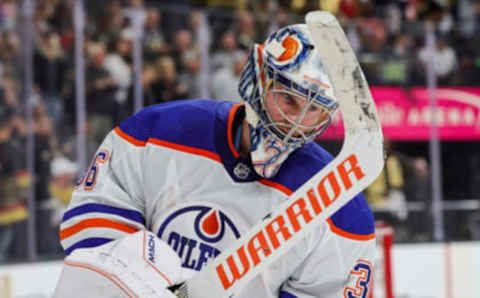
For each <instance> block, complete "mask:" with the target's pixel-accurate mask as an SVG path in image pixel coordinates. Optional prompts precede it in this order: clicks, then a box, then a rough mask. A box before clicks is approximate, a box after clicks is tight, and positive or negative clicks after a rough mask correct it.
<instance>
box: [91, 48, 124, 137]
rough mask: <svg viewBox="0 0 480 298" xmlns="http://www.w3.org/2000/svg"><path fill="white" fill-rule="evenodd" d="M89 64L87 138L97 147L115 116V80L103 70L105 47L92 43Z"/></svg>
mask: <svg viewBox="0 0 480 298" xmlns="http://www.w3.org/2000/svg"><path fill="white" fill-rule="evenodd" d="M88 54H89V58H90V59H89V64H88V66H87V70H86V104H87V113H88V120H87V125H88V131H89V133H88V134H87V136H88V137H89V138H90V141H91V142H92V143H93V144H96V145H97V146H99V145H100V143H101V142H102V140H103V138H104V137H105V136H106V135H107V133H108V132H109V131H110V130H111V129H112V128H113V124H114V121H115V120H116V119H115V118H114V115H117V101H116V97H115V96H116V94H117V93H116V92H117V90H118V86H117V85H116V82H115V79H114V78H113V77H112V76H111V74H110V73H109V71H108V70H107V69H106V68H105V54H106V53H105V45H104V44H103V43H92V44H90V45H89V47H88Z"/></svg>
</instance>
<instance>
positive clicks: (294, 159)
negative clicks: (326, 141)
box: [272, 142, 375, 240]
mask: <svg viewBox="0 0 480 298" xmlns="http://www.w3.org/2000/svg"><path fill="white" fill-rule="evenodd" d="M331 160H333V156H332V155H331V154H330V153H328V152H327V151H326V150H325V149H323V148H322V147H321V146H320V145H318V144H316V143H314V142H311V143H308V144H306V145H305V146H303V147H302V148H301V149H299V150H297V151H295V153H293V154H292V155H291V156H290V157H289V158H288V159H287V161H286V162H285V163H284V164H283V165H282V168H281V169H280V171H279V173H278V174H277V176H276V177H275V178H274V179H272V180H273V181H274V182H276V183H279V184H281V185H283V186H285V187H286V188H287V189H289V190H291V192H294V191H295V190H297V189H298V188H299V187H300V186H302V185H303V184H304V183H305V182H306V181H307V180H308V179H310V178H311V177H312V176H313V175H315V174H316V173H317V172H318V171H320V170H321V169H323V168H324V167H325V166H326V165H327V164H328V163H329V162H330V161H331ZM328 223H329V224H330V228H331V230H332V231H333V232H335V233H336V234H338V235H340V236H343V237H346V238H350V239H355V240H370V239H373V238H374V237H375V222H374V217H373V213H372V211H371V209H370V207H369V206H368V203H367V200H366V199H365V197H364V196H363V194H361V193H360V194H358V195H357V196H356V197H355V198H354V199H352V200H351V201H350V202H349V203H347V204H346V205H345V206H343V207H342V208H341V209H340V210H339V211H337V212H336V213H335V214H334V215H333V216H332V217H331V218H330V219H329V220H328Z"/></svg>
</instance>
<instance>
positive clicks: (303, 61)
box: [239, 24, 338, 178]
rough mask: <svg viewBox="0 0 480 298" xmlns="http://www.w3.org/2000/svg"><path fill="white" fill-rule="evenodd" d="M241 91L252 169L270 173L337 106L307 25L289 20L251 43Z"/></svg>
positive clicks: (316, 133) (324, 125) (328, 119)
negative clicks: (263, 37) (261, 38)
mask: <svg viewBox="0 0 480 298" xmlns="http://www.w3.org/2000/svg"><path fill="white" fill-rule="evenodd" d="M239 93H240V95H241V97H242V98H243V100H245V101H246V118H247V121H248V123H249V124H250V128H251V129H250V136H251V138H250V139H251V153H250V155H251V157H252V163H253V166H254V168H255V170H256V172H257V173H258V174H259V175H260V176H262V177H265V178H270V177H272V176H274V175H275V174H276V173H277V172H278V170H279V168H280V166H281V164H282V163H283V161H285V159H286V158H287V157H288V155H289V154H290V153H292V152H293V151H294V150H296V149H298V148H300V147H301V146H302V145H303V144H305V143H306V142H309V141H312V140H314V139H315V138H316V137H317V136H319V135H320V134H321V133H322V132H323V131H324V130H325V129H326V128H327V127H328V125H329V124H330V123H331V121H332V117H333V114H334V112H335V111H336V110H337V108H338V102H337V101H336V100H335V97H334V91H333V87H332V85H331V83H330V79H329V78H328V75H327V73H326V71H325V69H324V67H323V64H322V62H321V61H320V58H319V56H318V55H317V53H316V50H315V46H314V45H313V42H311V38H310V33H309V31H308V28H307V25H305V24H297V25H292V26H288V27H285V28H282V29H280V30H278V31H277V32H274V33H272V34H271V35H270V36H269V37H268V38H267V40H266V41H265V43H264V44H262V45H258V44H255V45H254V48H253V50H252V51H251V53H250V55H249V58H248V60H247V63H246V65H245V67H244V69H243V72H242V75H241V78H240V84H239Z"/></svg>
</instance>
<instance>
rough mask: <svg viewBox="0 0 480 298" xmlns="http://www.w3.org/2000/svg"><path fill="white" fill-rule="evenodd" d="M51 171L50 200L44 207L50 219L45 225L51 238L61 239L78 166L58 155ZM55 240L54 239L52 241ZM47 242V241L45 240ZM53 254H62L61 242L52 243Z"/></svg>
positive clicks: (46, 220) (47, 219)
mask: <svg viewBox="0 0 480 298" xmlns="http://www.w3.org/2000/svg"><path fill="white" fill-rule="evenodd" d="M50 171H51V173H52V178H51V179H50V182H49V184H48V189H49V191H50V195H51V196H50V198H49V200H48V202H47V203H46V204H45V205H44V206H45V208H48V210H49V213H50V217H49V218H45V222H44V223H43V224H44V225H47V226H49V228H50V229H51V231H52V232H51V233H50V237H51V238H52V237H55V238H56V239H58V238H59V235H58V232H59V231H60V223H61V221H62V217H63V213H64V212H65V210H66V209H67V206H68V203H69V202H70V198H71V196H72V191H73V188H74V184H75V177H76V173H77V165H76V164H75V163H74V162H73V161H71V160H69V159H68V158H67V157H65V156H63V155H57V156H56V157H55V158H54V159H53V160H52V162H51V163H50ZM52 240H53V239H52ZM44 241H45V240H44ZM52 242H53V244H55V245H53V244H52V248H51V249H52V250H51V253H59V252H61V251H62V250H61V246H60V243H59V241H55V240H53V241H52Z"/></svg>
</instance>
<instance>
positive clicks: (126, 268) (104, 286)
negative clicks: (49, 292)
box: [53, 231, 193, 298]
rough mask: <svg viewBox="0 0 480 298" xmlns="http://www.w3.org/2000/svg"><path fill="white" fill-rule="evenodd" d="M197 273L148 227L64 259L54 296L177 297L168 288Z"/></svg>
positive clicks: (58, 297)
mask: <svg viewBox="0 0 480 298" xmlns="http://www.w3.org/2000/svg"><path fill="white" fill-rule="evenodd" d="M192 275H193V271H192V270H189V269H184V268H182V267H181V260H180V258H179V257H178V255H177V254H176V253H175V251H173V250H172V249H171V248H170V246H168V244H167V243H165V242H164V241H162V240H160V239H159V238H158V237H157V236H156V235H155V234H153V233H151V232H148V231H139V232H137V233H135V234H131V235H128V236H126V237H124V238H122V239H119V240H115V241H111V242H109V243H107V244H104V245H101V246H98V247H94V248H86V249H77V250H75V251H74V252H73V253H72V254H71V255H69V256H68V257H67V258H66V259H65V262H64V267H63V270H62V274H61V276H60V279H59V282H58V284H57V288H56V290H55V294H54V296H53V297H54V298H60V297H71V298H76V297H78V298H80V297H151V298H154V297H155V298H174V297H176V296H175V295H173V294H172V293H171V292H170V291H169V290H168V289H167V288H168V287H170V286H172V285H175V284H179V283H181V282H183V281H185V280H186V279H188V278H190V277H191V276H192Z"/></svg>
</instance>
